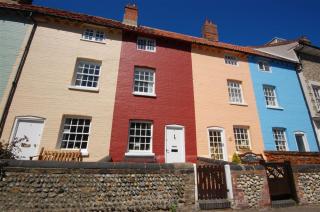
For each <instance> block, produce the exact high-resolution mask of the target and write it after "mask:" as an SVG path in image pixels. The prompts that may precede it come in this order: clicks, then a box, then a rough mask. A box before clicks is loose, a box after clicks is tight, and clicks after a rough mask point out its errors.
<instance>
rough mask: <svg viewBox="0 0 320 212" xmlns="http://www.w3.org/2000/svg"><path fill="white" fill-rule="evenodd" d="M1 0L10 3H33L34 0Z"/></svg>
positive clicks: (0, 0)
mask: <svg viewBox="0 0 320 212" xmlns="http://www.w3.org/2000/svg"><path fill="white" fill-rule="evenodd" d="M0 2H4V3H8V4H32V0H0Z"/></svg>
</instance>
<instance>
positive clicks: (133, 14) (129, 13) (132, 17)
mask: <svg viewBox="0 0 320 212" xmlns="http://www.w3.org/2000/svg"><path fill="white" fill-rule="evenodd" d="M122 23H124V24H128V25H132V26H137V25H138V7H137V6H136V5H135V4H127V5H126V6H125V8H124V16H123V21H122Z"/></svg>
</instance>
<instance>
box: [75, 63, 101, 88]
mask: <svg viewBox="0 0 320 212" xmlns="http://www.w3.org/2000/svg"><path fill="white" fill-rule="evenodd" d="M80 63H83V64H89V65H99V66H100V69H99V75H95V74H93V75H92V74H89V73H88V74H81V75H88V76H89V75H92V77H98V81H97V86H96V87H90V86H82V85H76V80H77V75H78V69H79V65H80ZM101 71H102V63H101V61H95V60H90V59H84V58H78V59H77V61H76V65H75V68H74V73H73V78H72V82H71V85H70V86H69V89H72V90H87V91H94V92H98V91H99V85H100V78H101ZM88 81H89V80H88Z"/></svg>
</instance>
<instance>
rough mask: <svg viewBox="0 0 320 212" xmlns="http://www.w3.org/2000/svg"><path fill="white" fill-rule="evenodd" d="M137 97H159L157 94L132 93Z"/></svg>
mask: <svg viewBox="0 0 320 212" xmlns="http://www.w3.org/2000/svg"><path fill="white" fill-rule="evenodd" d="M132 94H133V95H135V96H145V97H157V95H156V94H148V93H138V92H132Z"/></svg>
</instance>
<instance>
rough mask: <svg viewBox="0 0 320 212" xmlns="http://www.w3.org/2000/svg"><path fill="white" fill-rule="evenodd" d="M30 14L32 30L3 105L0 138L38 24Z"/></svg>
mask: <svg viewBox="0 0 320 212" xmlns="http://www.w3.org/2000/svg"><path fill="white" fill-rule="evenodd" d="M32 15H33V13H32V12H30V13H29V17H30V19H31V21H32V22H33V27H32V30H31V33H30V36H29V39H28V42H27V45H26V47H25V49H24V52H23V55H22V57H21V60H20V63H19V66H18V70H17V73H16V76H15V78H14V81H13V82H12V86H11V89H10V93H9V96H8V99H7V102H6V105H5V107H4V110H3V114H2V117H1V120H0V138H1V136H2V133H3V128H4V125H5V122H6V120H7V117H8V113H9V109H10V106H11V103H12V100H13V96H14V94H15V91H16V89H17V85H18V82H19V79H20V76H21V72H22V69H23V66H24V64H25V61H26V58H27V56H28V53H29V49H30V46H31V43H32V40H33V37H34V34H35V32H36V29H37V26H38V24H37V22H36V21H35V20H34V19H33V17H32Z"/></svg>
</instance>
